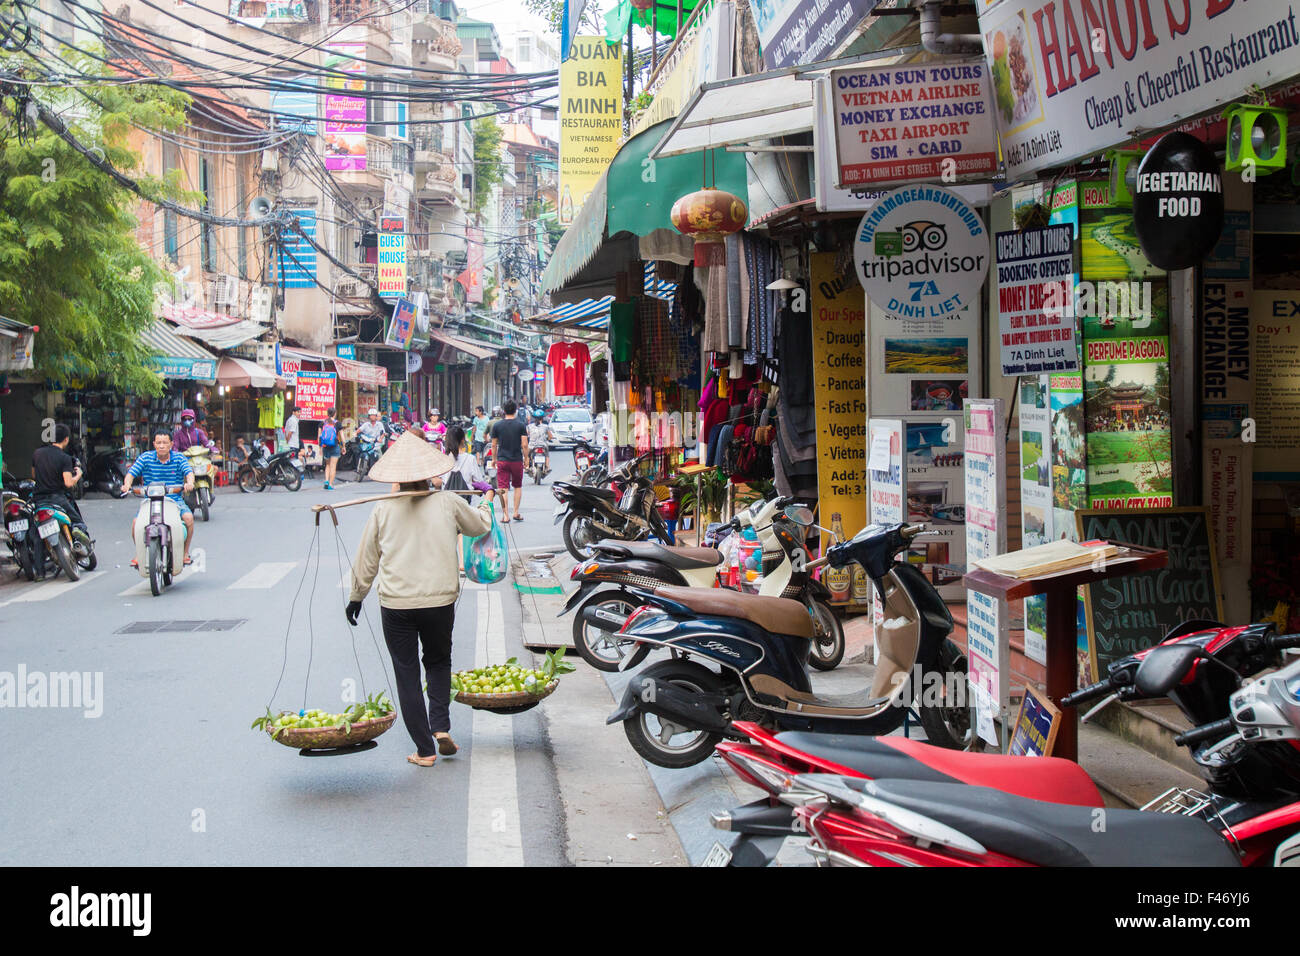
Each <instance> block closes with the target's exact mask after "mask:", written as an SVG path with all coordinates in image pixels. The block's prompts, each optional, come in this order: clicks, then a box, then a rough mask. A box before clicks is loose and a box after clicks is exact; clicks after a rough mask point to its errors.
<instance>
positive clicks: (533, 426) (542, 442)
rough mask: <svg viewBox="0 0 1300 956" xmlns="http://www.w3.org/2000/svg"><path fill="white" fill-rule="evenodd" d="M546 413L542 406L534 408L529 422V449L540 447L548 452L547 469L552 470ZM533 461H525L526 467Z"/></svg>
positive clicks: (530, 450)
mask: <svg viewBox="0 0 1300 956" xmlns="http://www.w3.org/2000/svg"><path fill="white" fill-rule="evenodd" d="M545 414H546V413H545V412H544V411H543V410H542V409H541V408H534V409H533V420H532V421H531V422H529V423H528V450H529V452H530V453H531V452H533V451H536V450H537V449H538V448H540V449H542V450H543V451H545V452H546V470H547V471H550V470H551V448H550V446H549V445H547V444H546V433H547V432H548V431H549V428H548V427H547V424H546V421H545V420H544V418H543V416H544V415H545ZM530 464H531V462H524V467H529V465H530Z"/></svg>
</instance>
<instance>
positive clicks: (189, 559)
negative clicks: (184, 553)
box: [185, 557, 194, 568]
mask: <svg viewBox="0 0 1300 956" xmlns="http://www.w3.org/2000/svg"><path fill="white" fill-rule="evenodd" d="M193 563H194V559H193V558H190V557H187V558H186V559H185V567H187V568H188V567H189V566H190V565H191V564H193Z"/></svg>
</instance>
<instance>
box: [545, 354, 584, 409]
mask: <svg viewBox="0 0 1300 956" xmlns="http://www.w3.org/2000/svg"><path fill="white" fill-rule="evenodd" d="M590 363H591V352H590V351H589V350H588V349H587V346H586V344H585V343H583V342H556V343H555V344H554V345H552V346H551V348H550V351H548V352H547V353H546V364H547V365H549V366H550V368H551V381H552V383H553V387H554V389H555V394H556V395H562V396H564V395H585V394H586V393H587V366H588V365H589V364H590Z"/></svg>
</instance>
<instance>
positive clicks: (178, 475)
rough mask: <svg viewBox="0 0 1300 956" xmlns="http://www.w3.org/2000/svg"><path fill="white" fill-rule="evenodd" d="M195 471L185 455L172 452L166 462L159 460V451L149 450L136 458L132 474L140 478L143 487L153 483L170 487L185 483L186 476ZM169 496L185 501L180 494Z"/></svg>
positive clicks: (132, 466) (175, 499)
mask: <svg viewBox="0 0 1300 956" xmlns="http://www.w3.org/2000/svg"><path fill="white" fill-rule="evenodd" d="M193 473H194V469H193V468H191V467H190V463H189V460H188V459H187V458H186V457H185V456H184V455H178V454H177V453H176V452H174V451H173V452H172V453H171V454H170V455H169V456H168V458H167V460H166V461H165V462H162V461H159V460H158V453H157V452H155V451H147V452H145V453H144V454H143V455H141V456H140V457H139V458H137V459H136V460H135V463H134V464H132V465H131V474H133V475H135V476H136V477H137V478H139V479H140V484H141V486H142V487H146V488H147V487H148V486H149V485H152V484H163V485H167V486H168V487H169V488H171V487H175V486H177V485H183V484H185V476H186V475H191V474H193ZM167 497H169V498H171V499H172V500H173V501H184V499H183V498H182V497H181V496H180V495H178V494H171V495H168V496H167Z"/></svg>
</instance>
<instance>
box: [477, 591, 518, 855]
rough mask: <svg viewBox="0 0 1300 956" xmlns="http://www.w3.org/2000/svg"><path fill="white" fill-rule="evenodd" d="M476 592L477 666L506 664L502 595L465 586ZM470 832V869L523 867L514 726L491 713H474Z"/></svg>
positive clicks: (481, 711)
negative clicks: (480, 867) (476, 867)
mask: <svg viewBox="0 0 1300 956" xmlns="http://www.w3.org/2000/svg"><path fill="white" fill-rule="evenodd" d="M465 587H466V590H470V591H476V592H477V595H476V597H477V598H478V601H477V612H478V622H477V626H476V628H475V639H474V644H475V647H474V666H475V667H486V666H487V665H488V664H500V663H503V662H504V661H505V659H506V629H505V620H504V618H503V616H502V613H503V612H502V606H501V592H500V591H495V590H493V591H489V590H487V588H486V586H484V585H478V586H475V585H472V584H466V586H465ZM469 767H470V770H469V801H468V803H469V829H468V834H467V836H468V839H467V841H466V850H465V864H466V865H467V866H523V865H524V847H523V835H522V832H521V827H520V824H519V790H518V781H517V779H516V777H515V734H514V724H513V722H512V721H511V720H510V719H509V718H502V717H498V716H496V715H494V714H492V713H489V712H488V711H483V710H476V711H474V741H473V745H472V746H471V747H470V764H469Z"/></svg>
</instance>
